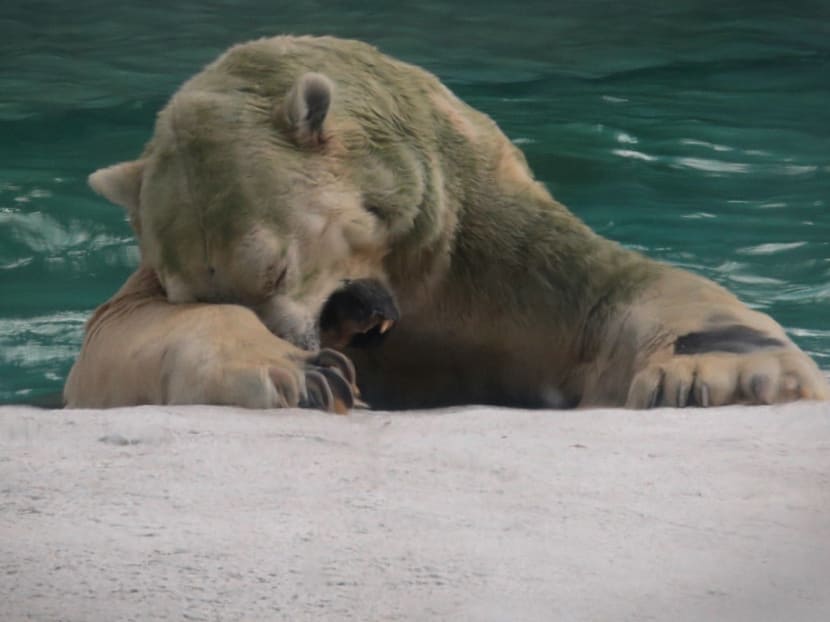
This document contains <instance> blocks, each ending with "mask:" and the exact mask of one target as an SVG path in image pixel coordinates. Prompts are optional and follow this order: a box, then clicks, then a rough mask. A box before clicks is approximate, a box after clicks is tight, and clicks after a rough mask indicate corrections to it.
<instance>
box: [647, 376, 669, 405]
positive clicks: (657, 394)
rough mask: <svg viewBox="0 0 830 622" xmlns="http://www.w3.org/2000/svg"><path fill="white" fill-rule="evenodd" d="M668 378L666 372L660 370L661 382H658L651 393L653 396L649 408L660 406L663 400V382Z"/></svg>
mask: <svg viewBox="0 0 830 622" xmlns="http://www.w3.org/2000/svg"><path fill="white" fill-rule="evenodd" d="M665 378H666V372H665V371H663V370H662V369H661V370H660V380H658V381H657V384H656V385H655V387H654V389H653V390H652V391H651V395H650V396H649V398H648V406H647V408H657V406H658V405H659V404H660V401H661V400H662V398H663V380H665Z"/></svg>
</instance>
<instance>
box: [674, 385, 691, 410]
mask: <svg viewBox="0 0 830 622" xmlns="http://www.w3.org/2000/svg"><path fill="white" fill-rule="evenodd" d="M688 403H689V387H688V386H687V385H685V384H681V385H680V386H678V387H677V407H678V408H686V406H687V405H688Z"/></svg>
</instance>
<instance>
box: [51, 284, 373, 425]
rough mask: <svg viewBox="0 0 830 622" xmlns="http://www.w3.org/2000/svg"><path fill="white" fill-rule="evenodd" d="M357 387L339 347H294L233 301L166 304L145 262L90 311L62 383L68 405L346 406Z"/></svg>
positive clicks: (340, 408)
mask: <svg viewBox="0 0 830 622" xmlns="http://www.w3.org/2000/svg"><path fill="white" fill-rule="evenodd" d="M356 395H357V389H356V387H355V371H354V367H353V365H352V363H351V362H350V361H349V360H348V359H347V358H346V357H345V356H343V355H342V354H340V353H339V352H336V351H334V350H330V349H325V348H324V349H323V350H320V351H319V352H316V353H311V352H306V351H304V350H301V349H299V348H297V347H296V346H294V345H292V344H290V343H288V342H287V341H285V340H283V339H280V338H278V337H276V336H274V335H273V334H271V333H270V332H269V331H268V329H267V328H265V326H264V325H263V324H262V322H261V321H260V320H259V318H257V316H256V315H255V314H254V313H253V312H252V311H251V310H249V309H246V308H244V307H241V306H238V305H230V304H199V303H197V304H171V303H170V302H168V301H167V299H166V297H165V295H164V292H163V291H162V289H161V287H160V285H159V283H158V279H157V278H156V276H155V274H154V273H153V271H152V270H149V269H147V268H140V269H139V270H138V271H137V272H136V273H134V274H133V275H132V276H131V277H130V278H129V279H128V280H127V282H126V283H125V285H124V286H123V287H122V288H121V290H120V291H119V292H118V293H117V294H116V295H115V296H114V297H113V298H112V299H111V300H110V301H109V302H107V303H105V304H104V305H102V306H101V307H99V309H98V310H97V311H96V312H95V314H94V315H93V317H92V318H91V319H90V321H89V323H88V324H87V330H86V335H85V338H84V343H83V346H82V348H81V353H80V355H79V356H78V359H77V360H76V362H75V365H74V366H73V368H72V370H71V372H70V374H69V378H68V379H67V382H66V386H65V389H64V400H65V403H66V405H67V406H68V407H70V408H106V407H115V406H130V405H137V404H224V405H234V406H243V407H247V408H282V407H292V406H300V407H308V408H317V409H321V410H328V411H333V412H338V413H345V412H346V411H348V409H350V408H352V407H353V406H354V405H355V404H356V403H360V402H359V400H357V397H356Z"/></svg>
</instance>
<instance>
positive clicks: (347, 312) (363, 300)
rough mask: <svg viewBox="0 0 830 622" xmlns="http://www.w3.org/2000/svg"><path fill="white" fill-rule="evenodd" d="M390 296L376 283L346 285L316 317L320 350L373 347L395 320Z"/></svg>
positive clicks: (392, 301) (383, 336) (393, 301)
mask: <svg viewBox="0 0 830 622" xmlns="http://www.w3.org/2000/svg"><path fill="white" fill-rule="evenodd" d="M399 317H400V316H399V313H398V306H397V304H395V299H394V298H393V296H392V294H391V292H389V290H388V289H386V287H384V286H383V284H381V283H380V282H379V281H376V280H374V279H359V280H355V281H347V282H346V283H345V284H344V285H343V286H342V287H341V288H340V289H338V290H336V291H335V292H334V293H333V294H332V295H331V296H330V297H329V299H328V300H327V301H326V304H325V305H324V306H323V310H322V312H321V313H320V321H319V327H320V342H321V344H322V345H323V346H324V347H328V348H338V349H342V348H345V347H346V346H351V347H355V348H369V347H374V346H377V345H379V344H380V343H381V341H383V339H384V338H385V337H386V333H387V332H388V331H389V330H390V329H391V328H392V326H393V325H394V324H395V322H397V321H398V319H399Z"/></svg>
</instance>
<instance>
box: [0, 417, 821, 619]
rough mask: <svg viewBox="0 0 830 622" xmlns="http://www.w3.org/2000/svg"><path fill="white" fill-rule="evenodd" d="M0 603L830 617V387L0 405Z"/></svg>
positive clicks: (227, 611)
mask: <svg viewBox="0 0 830 622" xmlns="http://www.w3.org/2000/svg"><path fill="white" fill-rule="evenodd" d="M0 620H2V621H3V622H17V621H18V620H20V621H24V620H44V621H46V620H49V621H53V620H61V621H78V622H98V621H102V622H104V621H106V622H112V621H120V620H208V621H214V620H216V621H219V620H221V621H231V620H250V621H267V620H384V621H385V620H471V621H479V620H480V621H494V622H495V621H510V622H512V621H522V620H540V621H547V620H567V621H571V620H586V621H589V620H590V621H604V620H609V621H612V620H613V621H615V622H616V621H621V620H632V621H633V620H636V621H642V620H666V621H671V622H678V621H687V620H688V621H695V622H697V621H707V620H717V621H733V620H735V621H743V620H746V621H752V622H756V621H766V620H770V621H772V620H776V621H777V620H781V621H799V622H804V621H808V622H809V621H816V622H818V621H821V622H826V621H827V620H830V404H817V403H812V404H810V403H801V404H792V405H786V406H774V407H762V408H746V407H730V408H719V409H710V410H683V411H677V410H655V411H649V412H643V411H641V412H630V411H621V410H595V411H564V412H563V411H524V410H509V409H495V408H482V407H469V408H463V409H454V410H442V411H423V412H413V411H409V412H403V413H385V412H356V413H353V414H351V415H349V416H345V417H342V416H336V415H325V414H322V413H316V412H309V411H300V410H287V411H258V412H257V411H246V410H239V409H231V408H220V407H195V406H191V407H175V408H174V407H140V408H124V409H113V410H108V411H83V410H74V411H72V410H64V411H40V410H34V409H29V408H23V407H3V408H0Z"/></svg>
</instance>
